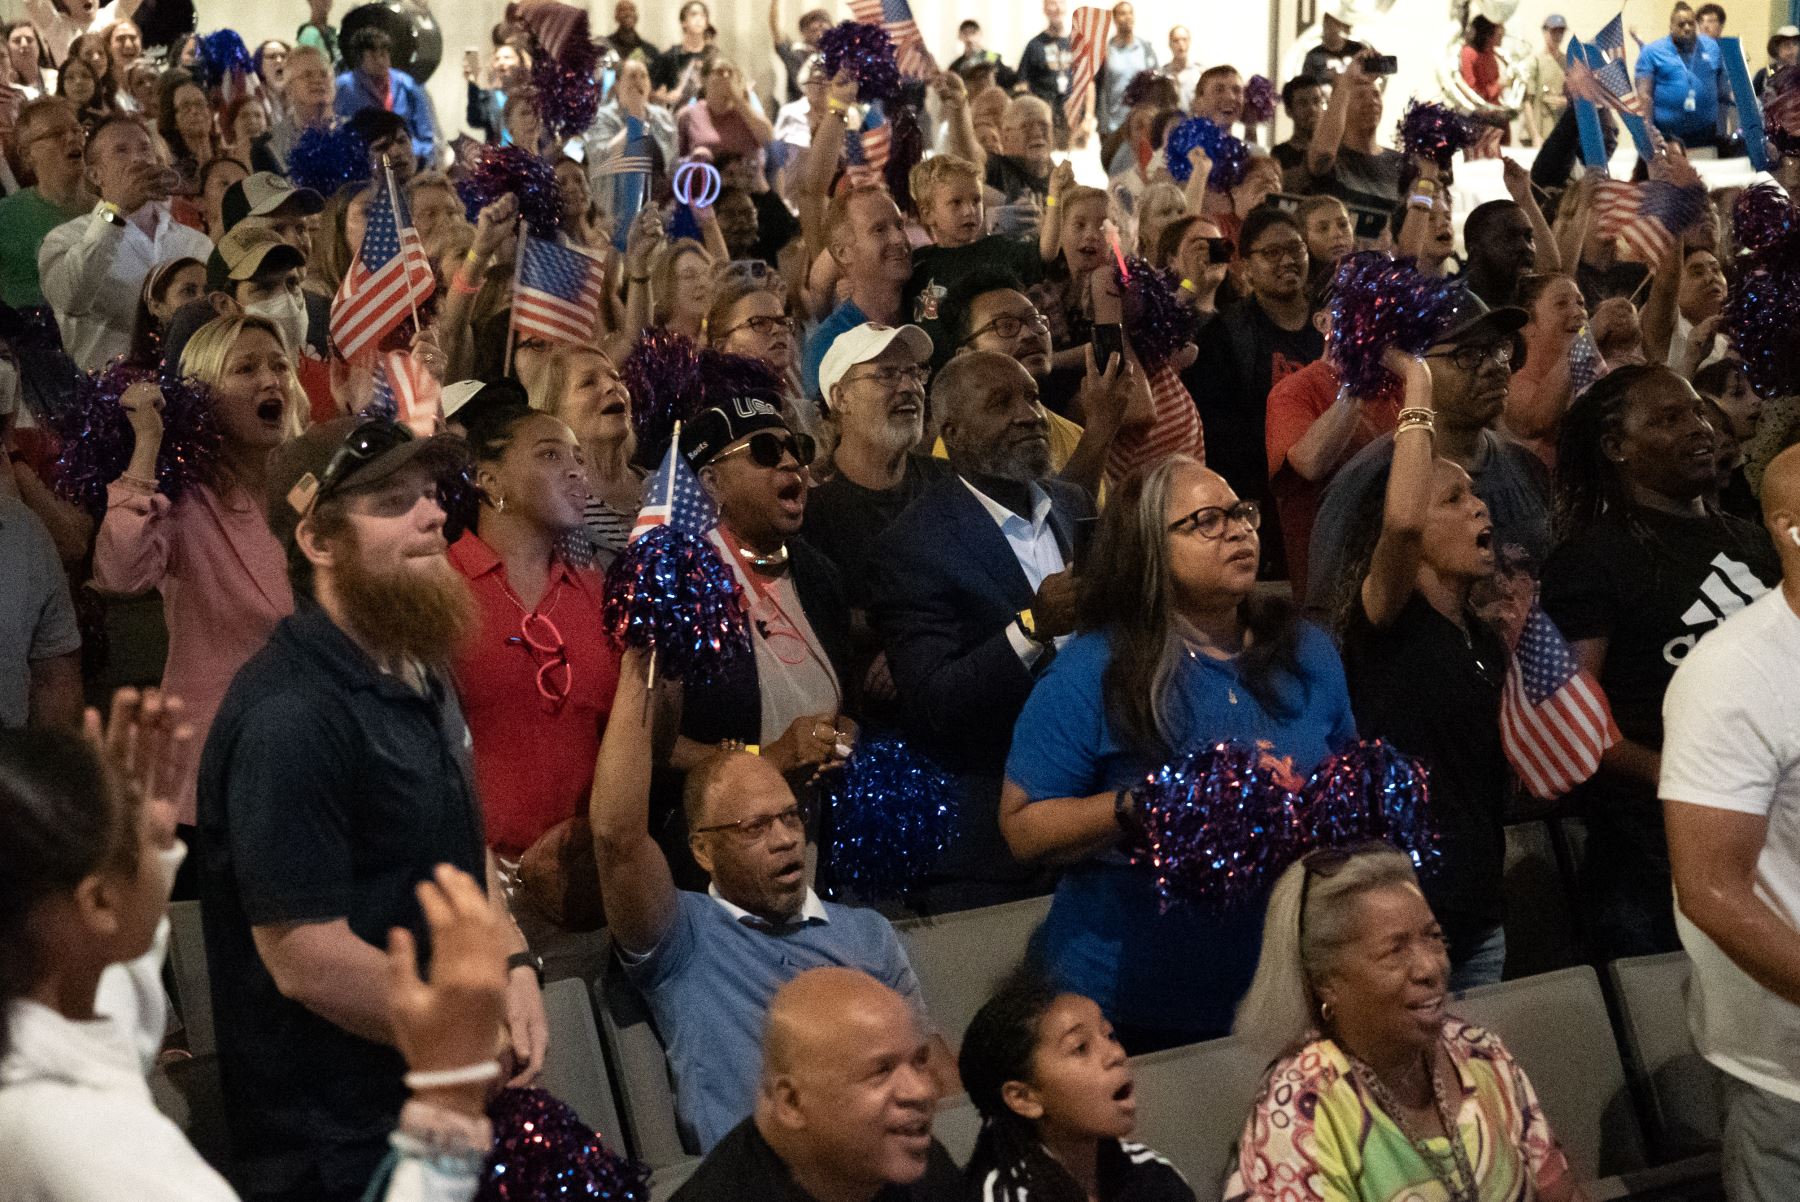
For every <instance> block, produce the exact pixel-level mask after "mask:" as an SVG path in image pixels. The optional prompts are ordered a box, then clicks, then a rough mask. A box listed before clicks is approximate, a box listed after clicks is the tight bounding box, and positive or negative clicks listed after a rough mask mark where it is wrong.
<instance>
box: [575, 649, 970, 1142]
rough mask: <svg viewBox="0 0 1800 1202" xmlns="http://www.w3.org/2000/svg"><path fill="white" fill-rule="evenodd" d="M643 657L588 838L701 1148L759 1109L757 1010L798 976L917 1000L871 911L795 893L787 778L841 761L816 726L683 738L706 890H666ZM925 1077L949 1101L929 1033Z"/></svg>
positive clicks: (617, 700) (827, 732)
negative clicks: (830, 973) (860, 976)
mask: <svg viewBox="0 0 1800 1202" xmlns="http://www.w3.org/2000/svg"><path fill="white" fill-rule="evenodd" d="M645 676H646V668H645V660H644V658H643V656H642V654H641V653H640V652H637V651H630V652H627V653H626V655H625V659H624V662H623V663H622V664H621V665H620V669H619V687H618V692H617V694H616V695H615V697H614V698H613V708H612V717H611V718H610V719H609V720H608V722H607V726H606V736H605V738H604V739H603V740H602V741H601V744H600V756H599V760H598V762H597V763H596V765H595V769H594V793H593V800H592V804H591V807H590V811H589V821H590V823H591V825H592V827H593V831H594V849H595V853H596V854H595V858H596V860H597V862H598V866H599V870H600V892H601V895H602V896H603V897H605V899H606V922H607V926H608V927H609V928H610V930H611V932H612V937H613V941H614V943H615V944H616V945H617V947H618V949H619V953H620V959H621V960H623V961H624V963H625V970H626V974H627V975H628V976H629V977H630V978H631V980H632V981H633V983H634V984H636V985H637V987H638V988H639V989H640V990H642V991H643V993H644V999H645V1001H646V1002H647V1003H648V1004H649V1007H650V1012H651V1014H652V1015H654V1016H655V1019H656V1025H657V1029H658V1030H659V1031H660V1033H661V1034H662V1037H663V1041H664V1043H665V1044H666V1046H667V1048H668V1056H669V1066H670V1068H671V1070H672V1072H673V1075H674V1078H675V1109H676V1115H677V1117H678V1119H679V1120H680V1123H681V1126H682V1127H683V1129H684V1135H685V1136H688V1137H691V1138H692V1140H693V1141H694V1143H695V1144H696V1145H697V1146H698V1149H699V1150H700V1151H701V1152H702V1153H705V1152H706V1151H708V1150H710V1149H711V1148H712V1146H713V1145H714V1144H716V1143H718V1142H719V1140H720V1139H722V1138H724V1136H725V1135H726V1133H727V1132H729V1131H730V1130H731V1129H732V1128H733V1127H735V1126H737V1124H738V1123H740V1122H742V1121H743V1120H744V1119H746V1118H748V1117H749V1116H750V1113H751V1111H752V1110H753V1109H754V1108H755V1102H756V1090H757V1082H758V1076H759V1073H760V1071H761V1066H762V1051H761V1040H762V1032H763V1026H764V1023H765V1020H766V1018H767V1015H768V1009H769V1003H770V1002H771V1001H772V1000H773V999H774V997H775V994H776V993H777V992H778V991H779V990H780V989H781V987H782V986H783V985H785V984H786V983H787V982H789V981H791V980H793V979H794V978H795V977H797V976H799V975H800V974H801V973H803V972H805V971H806V970H807V969H810V968H823V967H833V966H835V967H841V968H855V969H860V970H861V971H863V972H866V973H868V974H869V975H870V976H872V977H874V978H875V979H876V980H878V981H880V982H881V983H882V984H884V985H886V986H888V987H889V988H891V989H893V990H894V991H895V992H896V993H898V994H900V996H901V997H903V998H905V999H907V1001H908V1002H910V1003H911V1004H912V1006H913V1009H914V1011H915V1012H916V1013H918V1014H919V1016H920V1019H921V1020H923V1019H924V999H923V997H922V995H921V993H920V990H919V982H918V979H917V978H916V977H915V976H914V975H913V970H912V965H911V964H910V963H908V961H907V958H906V952H905V951H904V950H903V949H902V948H901V946H900V940H899V937H898V936H897V935H895V933H894V928H893V927H892V926H891V925H890V924H889V923H888V921H887V919H885V918H883V917H882V916H881V915H879V914H877V913H875V912H874V911H873V910H865V909H860V908H857V907H852V906H840V905H835V904H832V903H830V902H822V901H820V900H819V898H818V895H817V894H815V893H814V892H813V891H812V890H811V889H810V888H808V887H807V884H806V820H807V813H806V810H805V809H804V808H803V807H802V806H801V804H800V803H799V802H798V801H797V800H795V797H794V793H793V791H792V790H791V789H790V788H789V787H788V784H787V781H786V780H785V779H783V776H782V773H783V771H784V770H790V769H791V768H792V767H793V766H794V762H795V756H796V755H797V754H803V755H806V756H811V757H812V758H813V759H814V760H817V759H818V757H819V756H821V755H823V756H824V757H825V758H826V759H833V760H837V759H841V758H842V757H843V756H844V755H846V754H848V747H847V742H848V739H849V738H850V737H853V736H847V735H845V734H844V733H842V732H840V731H839V730H838V729H837V727H838V726H841V725H844V724H845V723H844V722H843V720H842V719H839V720H838V722H837V724H836V725H834V724H833V723H829V722H823V721H821V722H817V723H814V724H813V727H812V729H811V730H810V731H808V732H807V737H808V738H809V739H811V740H812V742H811V743H809V744H808V746H807V747H806V748H794V747H790V746H788V743H789V742H790V739H789V736H787V735H784V736H783V737H782V738H781V739H780V740H778V741H777V742H774V743H771V744H769V745H768V746H766V747H748V748H747V747H744V746H742V745H737V746H728V745H719V746H716V747H708V746H705V745H703V744H697V743H693V742H692V741H689V740H682V741H681V743H680V744H679V745H678V746H677V748H676V750H675V752H674V758H675V759H676V760H677V761H680V760H682V758H683V757H684V756H686V757H689V762H690V763H691V765H692V766H691V767H690V768H689V769H688V774H687V781H686V787H685V789H684V791H683V798H682V800H683V807H684V810H685V814H686V818H687V826H688V845H689V847H690V848H691V850H692V852H693V855H694V860H695V862H696V863H697V864H699V866H700V867H701V869H703V870H704V871H705V872H706V873H707V874H708V875H709V876H711V878H712V883H711V885H710V887H709V888H708V890H707V892H706V893H695V892H690V891H686V890H681V889H677V888H676V887H675V882H674V878H673V877H672V875H671V873H670V869H669V861H668V858H667V856H666V855H665V854H664V852H663V850H662V848H661V846H659V845H658V843H657V842H656V840H655V839H654V838H653V837H652V836H651V834H650V816H649V808H650V771H651V764H652V757H653V752H652V746H651V724H652V722H653V721H654V720H655V712H654V711H656V710H657V709H658V708H659V707H658V706H656V705H652V704H651V696H650V692H651V690H650V688H649V686H648V684H647V682H646V679H645ZM932 1065H933V1072H934V1074H935V1075H936V1076H937V1078H938V1080H939V1082H940V1083H941V1084H942V1085H943V1086H944V1087H945V1088H946V1090H948V1089H949V1088H950V1086H951V1083H953V1082H954V1081H955V1079H956V1078H955V1069H954V1062H953V1061H952V1059H951V1057H950V1052H949V1049H948V1048H946V1047H945V1046H944V1043H943V1040H942V1039H940V1038H938V1037H936V1036H933V1038H932Z"/></svg>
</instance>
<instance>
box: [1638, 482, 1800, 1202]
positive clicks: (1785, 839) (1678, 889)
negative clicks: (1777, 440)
mask: <svg viewBox="0 0 1800 1202" xmlns="http://www.w3.org/2000/svg"><path fill="white" fill-rule="evenodd" d="M1762 504H1763V524H1764V526H1765V527H1766V528H1767V530H1768V533H1769V537H1770V538H1771V539H1772V540H1774V544H1775V550H1776V552H1777V553H1778V554H1779V555H1780V557H1781V587H1780V588H1779V589H1775V590H1773V591H1771V592H1768V593H1765V594H1764V595H1763V596H1762V597H1761V598H1760V599H1759V600H1757V601H1754V602H1752V603H1751V604H1750V605H1749V606H1747V607H1746V608H1744V609H1742V610H1740V611H1739V612H1738V613H1737V614H1735V615H1733V616H1732V617H1730V618H1728V619H1726V620H1725V621H1724V622H1723V623H1721V624H1720V625H1719V626H1717V627H1716V628H1714V630H1713V631H1712V633H1711V634H1708V635H1707V636H1706V637H1705V638H1703V639H1701V640H1700V642H1699V643H1698V644H1697V645H1696V646H1695V647H1694V649H1693V650H1692V651H1690V652H1688V654H1687V657H1686V658H1685V659H1683V660H1682V662H1681V666H1680V667H1679V668H1677V669H1676V671H1675V677H1674V679H1673V680H1671V681H1670V683H1669V688H1668V691H1667V693H1665V694H1664V696H1663V726H1664V734H1663V747H1662V778H1661V788H1660V790H1659V795H1660V796H1661V798H1662V802H1663V815H1664V821H1665V824H1666V827H1667V830H1668V837H1669V859H1670V863H1671V865H1672V867H1673V869H1674V876H1675V894H1676V915H1675V922H1676V928H1677V930H1678V931H1679V932H1680V934H1681V943H1682V946H1683V947H1685V948H1686V949H1687V952H1688V955H1689V956H1690V957H1691V958H1692V960H1693V988H1694V992H1693V994H1692V995H1691V996H1690V998H1689V1004H1688V1019H1689V1022H1690V1023H1691V1024H1692V1025H1693V1028H1694V1041H1695V1043H1696V1044H1697V1045H1698V1046H1699V1048H1700V1050H1701V1052H1702V1053H1703V1054H1704V1055H1705V1056H1706V1058H1707V1059H1708V1060H1710V1061H1712V1063H1713V1064H1715V1065H1717V1066H1718V1067H1719V1068H1720V1069H1722V1070H1724V1072H1725V1074H1726V1105H1727V1109H1726V1120H1725V1132H1724V1139H1723V1145H1724V1146H1723V1156H1722V1159H1723V1170H1724V1177H1725V1192H1726V1196H1727V1197H1728V1198H1730V1199H1731V1200H1732V1202H1749V1200H1752V1199H1754V1200H1758V1202H1761V1200H1765V1199H1766V1200H1770V1202H1772V1200H1774V1199H1778V1198H1780V1199H1791V1198H1800V447H1790V448H1789V449H1787V450H1786V451H1783V452H1782V453H1781V454H1780V455H1777V456H1776V457H1775V459H1774V461H1773V462H1771V463H1770V464H1769V467H1768V470H1767V471H1766V472H1764V474H1763V484H1762Z"/></svg>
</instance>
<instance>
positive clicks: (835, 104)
mask: <svg viewBox="0 0 1800 1202" xmlns="http://www.w3.org/2000/svg"><path fill="white" fill-rule="evenodd" d="M849 107H850V106H849V105H848V104H846V103H844V102H843V101H842V100H839V99H838V98H837V97H836V96H827V97H826V98H825V108H826V110H827V111H828V112H833V113H841V112H844V111H846V110H848V109H849Z"/></svg>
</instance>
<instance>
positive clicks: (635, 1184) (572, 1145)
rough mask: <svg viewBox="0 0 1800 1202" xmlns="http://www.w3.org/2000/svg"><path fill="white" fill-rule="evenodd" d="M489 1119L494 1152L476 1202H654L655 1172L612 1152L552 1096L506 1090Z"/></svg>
mask: <svg viewBox="0 0 1800 1202" xmlns="http://www.w3.org/2000/svg"><path fill="white" fill-rule="evenodd" d="M487 1113H488V1121H489V1122H491V1123H492V1124H493V1126H494V1149H493V1151H492V1152H490V1153H489V1154H488V1161H487V1165H486V1167H485V1168H484V1169H483V1170H482V1174H481V1185H480V1187H479V1188H478V1189H477V1191H476V1193H475V1199H476V1202H546V1200H547V1199H551V1198H566V1199H610V1200H612V1202H649V1199H650V1170H649V1169H647V1168H645V1167H644V1166H643V1165H640V1164H637V1163H636V1162H634V1161H630V1160H626V1159H625V1158H624V1157H622V1156H616V1155H614V1154H613V1153H612V1152H609V1151H607V1148H606V1145H605V1143H603V1142H602V1141H601V1139H600V1137H599V1136H598V1135H597V1134H595V1133H594V1130H593V1129H592V1128H591V1127H589V1126H588V1125H587V1124H586V1123H583V1122H582V1121H581V1120H580V1119H579V1118H578V1117H576V1114H575V1112H574V1111H573V1110H571V1109H570V1108H569V1107H568V1106H567V1105H566V1104H565V1103H563V1102H560V1101H558V1100H557V1099H556V1098H555V1097H553V1096H551V1094H550V1093H548V1092H547V1091H545V1090H542V1089H503V1090H501V1091H500V1092H499V1093H498V1094H496V1095H494V1099H493V1101H491V1102H489V1103H488V1108H487Z"/></svg>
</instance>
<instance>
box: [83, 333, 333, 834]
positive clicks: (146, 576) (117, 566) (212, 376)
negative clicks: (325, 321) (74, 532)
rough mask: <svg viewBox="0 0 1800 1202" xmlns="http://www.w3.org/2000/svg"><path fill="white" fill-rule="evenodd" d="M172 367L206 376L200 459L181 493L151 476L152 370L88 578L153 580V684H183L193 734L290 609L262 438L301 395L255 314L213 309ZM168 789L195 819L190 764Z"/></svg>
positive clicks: (280, 431)
mask: <svg viewBox="0 0 1800 1202" xmlns="http://www.w3.org/2000/svg"><path fill="white" fill-rule="evenodd" d="M181 370H182V372H183V374H185V375H189V376H193V377H194V378H195V379H197V380H198V381H199V382H200V383H201V384H203V385H205V387H206V394H205V399H204V401H203V402H201V403H204V404H205V405H206V407H207V409H208V411H209V413H210V415H211V420H212V424H213V425H214V426H216V427H217V429H218V433H219V443H218V451H217V453H216V455H215V456H213V457H212V459H211V460H210V461H208V462H203V463H191V464H188V465H186V470H187V472H188V473H189V474H190V476H189V479H188V481H187V485H186V487H185V488H184V489H182V490H181V495H180V497H179V499H176V500H173V501H172V500H171V499H170V498H169V497H168V496H167V495H166V494H165V493H164V492H163V491H162V490H161V488H162V486H160V485H159V483H158V480H159V475H160V476H161V477H163V478H165V479H166V478H167V476H168V474H169V471H168V468H169V465H167V464H162V463H159V452H161V451H162V449H163V403H164V401H163V391H162V389H161V388H160V387H159V386H158V385H157V384H156V383H155V382H154V381H144V382H141V383H138V384H134V385H132V386H131V387H130V388H128V389H126V390H125V394H124V396H122V397H121V398H120V401H119V403H120V405H121V407H122V408H123V409H124V410H125V414H126V417H127V418H128V419H129V420H130V423H131V432H132V436H133V438H134V440H135V442H134V444H133V447H132V452H131V461H130V463H128V464H127V465H126V468H125V472H124V474H123V475H121V476H120V477H119V478H118V479H117V480H115V481H113V482H112V483H111V484H110V485H109V486H108V487H107V490H106V517H105V518H104V519H103V520H102V521H101V523H100V532H99V536H98V538H97V540H96V543H95V547H94V583H95V585H96V586H97V587H98V588H100V589H101V590H103V591H105V592H108V593H114V594H118V595H121V596H130V595H133V594H136V593H142V592H147V591H148V590H150V589H153V588H154V589H156V590H157V591H158V592H160V593H161V594H162V598H163V614H164V617H165V620H166V621H167V622H168V627H169V655H168V661H167V664H166V665H165V667H164V669H163V681H162V683H163V688H164V689H165V690H166V691H167V692H169V693H172V694H174V695H175V696H177V697H180V698H181V699H182V701H183V703H185V705H186V707H187V715H188V719H189V721H191V722H192V723H193V725H194V729H195V742H196V743H204V742H205V741H206V730H207V727H208V726H210V725H211V724H212V717H213V713H214V711H215V710H217V709H218V706H219V701H220V699H221V698H222V697H224V695H225V689H226V686H228V685H229V684H230V683H231V678H232V677H233V676H235V675H236V674H237V670H238V669H239V668H241V667H243V665H244V663H245V661H246V660H248V659H249V658H250V657H251V656H252V655H254V654H255V653H256V652H257V651H258V650H260V649H261V647H262V645H263V643H264V642H266V641H267V639H268V637H269V633H270V632H271V631H273V630H274V629H275V624H276V623H277V622H279V621H281V619H282V618H284V617H286V616H287V615H288V614H290V613H292V612H293V609H294V594H293V592H292V590H291V589H290V588H289V587H288V578H287V556H286V555H285V554H284V553H283V552H282V549H281V544H280V543H278V542H276V541H275V536H274V535H273V534H271V533H269V526H268V521H267V519H266V518H265V517H264V512H265V508H266V507H265V498H264V496H263V491H264V489H263V478H264V474H265V470H266V465H267V462H268V457H269V452H270V451H271V450H272V449H274V447H275V445H276V444H277V443H279V442H280V441H281V440H282V439H283V438H286V437H290V436H292V435H294V434H298V433H299V432H300V423H301V420H302V417H303V415H304V414H305V413H306V396H305V394H304V393H302V392H301V390H300V383H299V381H298V380H297V379H295V378H294V369H293V365H292V361H291V360H290V359H289V358H288V355H287V352H286V351H285V350H284V349H283V345H282V340H281V332H280V331H279V330H278V329H276V328H275V326H274V325H273V324H272V323H270V322H268V321H267V320H265V319H263V318H261V317H249V316H243V317H221V318H218V319H217V320H215V321H211V322H208V323H207V324H206V325H204V326H202V327H200V329H199V330H197V331H196V332H195V333H194V336H193V337H192V338H191V339H189V340H188V344H187V347H186V348H185V349H184V350H183V351H182V353H181ZM197 766H198V757H195V759H194V762H192V763H190V764H189V766H188V767H189V771H188V774H187V779H186V780H184V781H182V782H180V787H179V789H178V790H177V792H176V804H177V808H178V812H179V819H180V821H181V822H183V823H187V824H192V823H193V821H194V769H195V768H196V767H197Z"/></svg>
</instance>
